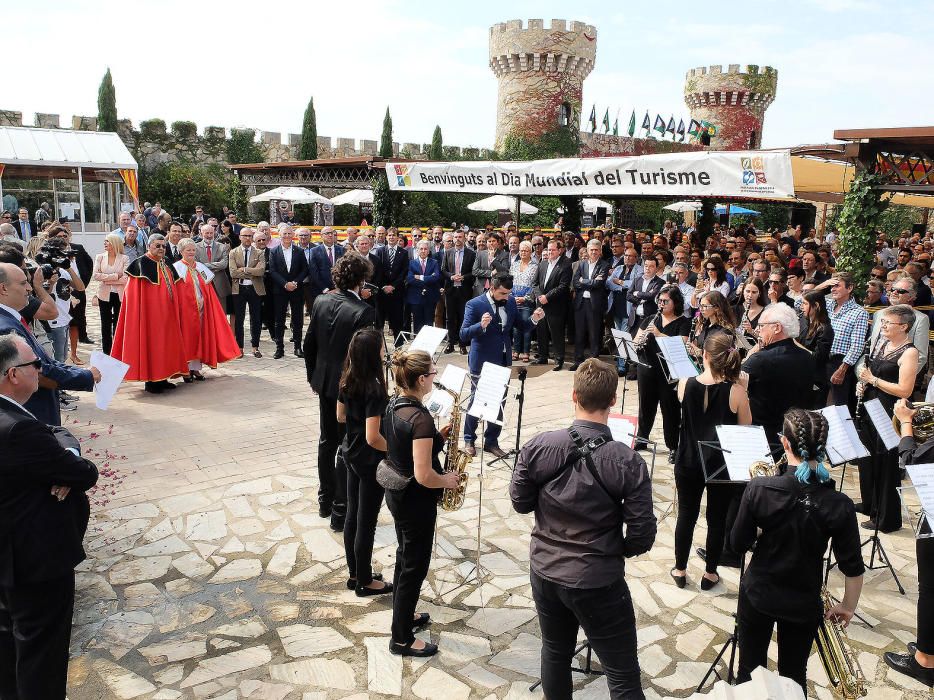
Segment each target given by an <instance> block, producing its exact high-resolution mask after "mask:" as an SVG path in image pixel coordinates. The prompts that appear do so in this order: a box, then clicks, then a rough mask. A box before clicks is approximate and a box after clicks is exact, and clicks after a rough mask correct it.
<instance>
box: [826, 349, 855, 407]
mask: <svg viewBox="0 0 934 700" xmlns="http://www.w3.org/2000/svg"><path fill="white" fill-rule="evenodd" d="M841 362H843V355H831V356H830V358H829V359H828V360H827V385H828V386H829V387H830V404H831V405H833V406H849V408H850V415H853V414H854V413H855V412H856V373H855V372H854V371H853V368H852V367H850V368H848V369H847V371H846V373H845V374H844V375H843V383H842V384H833V383H832V382H831V381H830V377H831V375H833V373H834V372H836V371H837V368H838V367H840V363H841Z"/></svg>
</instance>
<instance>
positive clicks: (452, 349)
mask: <svg viewBox="0 0 934 700" xmlns="http://www.w3.org/2000/svg"><path fill="white" fill-rule="evenodd" d="M452 352H454V346H453V345H448V346H447V347H446V348H445V349H444V354H445V355H447V354H449V353H452Z"/></svg>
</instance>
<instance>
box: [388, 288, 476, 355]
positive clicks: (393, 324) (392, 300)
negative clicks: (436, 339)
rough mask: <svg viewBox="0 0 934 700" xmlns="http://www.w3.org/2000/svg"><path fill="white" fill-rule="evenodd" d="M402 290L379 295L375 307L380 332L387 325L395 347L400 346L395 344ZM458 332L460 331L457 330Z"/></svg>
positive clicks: (399, 321)
mask: <svg viewBox="0 0 934 700" xmlns="http://www.w3.org/2000/svg"><path fill="white" fill-rule="evenodd" d="M403 306H404V304H403V302H402V290H401V289H397V290H395V291H394V292H393V293H392V294H388V295H387V294H380V297H379V302H378V304H377V305H376V309H377V312H378V313H379V320H378V321H377V323H378V324H379V328H380V330H382V329H383V325H384V324H386V323H388V324H389V332H390V333H391V334H392V339H393V342H396V345H397V347H398V345H400V344H401V342H397V341H398V338H399V333H401V332H402V309H403ZM458 332H460V329H458Z"/></svg>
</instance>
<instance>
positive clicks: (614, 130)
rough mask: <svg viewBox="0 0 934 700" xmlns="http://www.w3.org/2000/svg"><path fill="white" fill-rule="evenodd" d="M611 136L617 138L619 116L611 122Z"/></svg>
mask: <svg viewBox="0 0 934 700" xmlns="http://www.w3.org/2000/svg"><path fill="white" fill-rule="evenodd" d="M613 136H619V115H618V114H617V115H616V119H614V120H613Z"/></svg>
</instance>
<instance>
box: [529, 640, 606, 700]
mask: <svg viewBox="0 0 934 700" xmlns="http://www.w3.org/2000/svg"><path fill="white" fill-rule="evenodd" d="M584 650H586V656H585V658H584V667H583V668H576V667H574V666H571V673H583V674H584V675H585V676H605V675H606V674H605V673H604V672H603V671H598V670H597V669H595V668H594V667H593V664H592V658H593V647H592V646H591V645H590V641H589V640H587V639H585V640H584V641H583V642H581V643H580V644H579V645H578V646H577V648H576V649H574V653H573V654H572V655H571V658H572V659H573V658H574V657H575V656H577V655H578V654H580V653H581V652H582V651H584ZM541 684H542V679H541V678H539V679H538V680H537V681H535V682H534V683H533V684H532V685H530V686H529V692H530V693H534V692H535V689H536V688H538V686H540V685H541Z"/></svg>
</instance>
